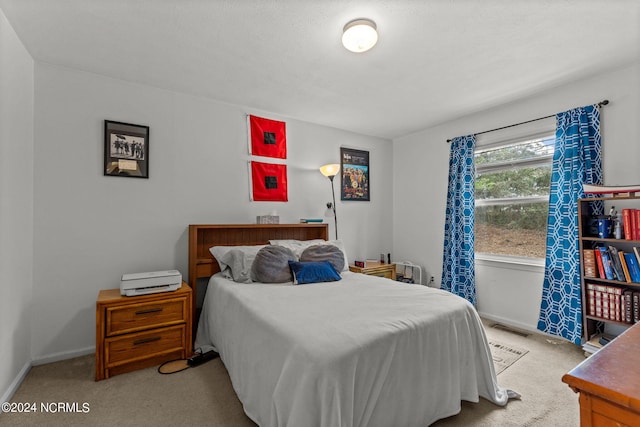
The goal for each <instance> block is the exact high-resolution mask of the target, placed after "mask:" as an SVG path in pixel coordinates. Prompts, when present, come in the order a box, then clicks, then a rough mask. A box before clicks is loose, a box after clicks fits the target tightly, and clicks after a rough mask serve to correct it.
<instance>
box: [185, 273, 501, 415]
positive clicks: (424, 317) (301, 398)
mask: <svg viewBox="0 0 640 427" xmlns="http://www.w3.org/2000/svg"><path fill="white" fill-rule="evenodd" d="M197 347H202V348H204V349H205V351H206V350H207V349H210V348H211V347H214V348H215V349H216V350H217V351H218V352H219V353H220V357H221V359H222V361H223V362H224V364H225V366H226V368H227V370H228V371H229V376H230V378H231V381H232V383H233V387H234V389H235V390H236V393H237V394H238V397H239V398H240V401H241V402H242V404H243V406H244V410H245V412H246V414H247V415H248V416H249V417H250V418H251V419H252V420H254V421H255V422H256V423H258V424H259V425H261V426H292V427H299V426H304V427H307V426H309V427H310V426H327V427H336V426H384V427H389V426H421V427H424V426H428V425H429V424H431V423H432V422H434V421H436V420H438V419H440V418H444V417H448V416H451V415H454V414H456V413H458V412H459V411H460V404H461V400H467V401H471V402H477V401H478V397H479V396H481V397H484V398H486V399H488V400H490V401H492V402H494V403H496V404H498V405H506V403H507V400H508V392H507V390H505V389H502V388H500V387H499V386H498V385H497V381H496V376H495V370H494V367H493V361H492V358H491V352H490V349H489V347H488V345H487V339H486V336H485V333H484V329H483V327H482V324H481V322H480V319H479V317H478V314H477V312H476V310H475V309H474V308H473V306H472V305H471V304H469V303H468V302H467V301H465V300H464V299H462V298H459V297H457V296H454V295H452V294H450V293H448V292H445V291H441V290H438V289H433V288H428V287H425V286H420V285H408V284H401V283H398V282H392V281H390V280H387V279H382V278H378V277H372V276H366V275H363V274H356V273H350V272H345V273H343V280H341V281H338V282H332V283H317V284H308V285H297V286H296V285H292V284H290V283H288V284H269V285H267V284H255V283H254V284H239V283H234V282H232V281H229V280H227V279H224V278H223V277H221V276H220V275H215V276H213V277H212V278H211V280H210V283H209V287H208V290H207V295H206V298H205V302H204V307H203V312H202V315H201V317H200V323H199V327H198V332H197V338H196V348H197Z"/></svg>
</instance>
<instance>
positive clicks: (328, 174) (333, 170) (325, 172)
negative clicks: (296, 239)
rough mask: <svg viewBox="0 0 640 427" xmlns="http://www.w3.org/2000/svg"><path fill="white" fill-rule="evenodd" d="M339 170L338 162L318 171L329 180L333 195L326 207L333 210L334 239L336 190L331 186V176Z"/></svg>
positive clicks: (336, 225)
mask: <svg viewBox="0 0 640 427" xmlns="http://www.w3.org/2000/svg"><path fill="white" fill-rule="evenodd" d="M339 171H340V165H338V164H329V165H324V166H321V167H320V173H321V174H322V175H324V176H326V177H327V178H329V181H331V195H332V196H333V203H332V202H327V207H328V208H329V209H331V210H333V221H334V225H335V229H336V240H338V215H337V214H336V191H335V189H334V188H333V178H335V176H336V175H337V174H338V172H339Z"/></svg>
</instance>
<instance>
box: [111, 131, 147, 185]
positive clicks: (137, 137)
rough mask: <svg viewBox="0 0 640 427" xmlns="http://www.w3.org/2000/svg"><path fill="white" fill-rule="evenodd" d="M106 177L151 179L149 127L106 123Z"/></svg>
mask: <svg viewBox="0 0 640 427" xmlns="http://www.w3.org/2000/svg"><path fill="white" fill-rule="evenodd" d="M104 175H105V176H124V177H129V178H147V179H148V178H149V126H144V125H135V124H132V123H124V122H116V121H112V120H105V121H104Z"/></svg>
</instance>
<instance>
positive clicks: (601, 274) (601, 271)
mask: <svg viewBox="0 0 640 427" xmlns="http://www.w3.org/2000/svg"><path fill="white" fill-rule="evenodd" d="M593 254H594V255H595V258H596V265H597V266H598V277H600V278H601V279H606V278H607V276H606V275H605V273H604V264H602V255H601V253H600V251H599V250H597V249H596V250H595V251H593Z"/></svg>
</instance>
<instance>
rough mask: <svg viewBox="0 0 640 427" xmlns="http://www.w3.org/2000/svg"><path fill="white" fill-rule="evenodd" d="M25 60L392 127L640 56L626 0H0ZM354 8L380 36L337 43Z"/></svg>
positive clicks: (286, 111)
mask: <svg viewBox="0 0 640 427" xmlns="http://www.w3.org/2000/svg"><path fill="white" fill-rule="evenodd" d="M0 8H1V9H2V10H3V12H4V13H5V15H6V16H7V18H8V19H9V21H10V23H11V24H12V26H13V27H14V29H15V31H16V32H17V34H18V36H19V37H20V39H21V40H22V42H23V43H24V44H25V46H26V47H27V49H28V50H29V52H30V53H31V55H32V56H33V57H34V59H35V60H37V61H42V62H47V63H51V64H56V65H61V66H65V67H71V68H75V69H79V70H83V71H88V72H92V73H98V74H102V75H105V76H110V77H113V78H117V79H122V80H127V81H132V82H138V83H143V84H147V85H152V86H156V87H160V88H165V89H169V90H175V91H179V92H185V93H190V94H195V95H198V96H203V97H207V98H212V99H216V100H219V101H222V102H226V103H231V104H237V105H241V106H247V107H250V108H252V109H257V110H264V111H267V112H272V113H276V114H279V115H282V116H284V117H289V118H295V119H300V120H305V121H310V122H315V123H319V124H323V125H327V126H332V127H336V128H341V129H347V130H351V131H354V132H358V133H362V134H367V135H375V136H380V137H384V138H395V137H398V136H402V135H406V134H409V133H413V132H415V131H418V130H420V129H424V128H426V127H429V126H433V125H435V124H438V123H442V122H445V121H447V120H451V119H454V118H457V117H460V116H464V115H466V114H470V113H473V112H476V111H479V110H482V109H486V108H490V107H492V106H496V105H500V104H503V103H506V102H511V101H514V100H517V99H520V98H523V97H526V96H529V95H531V94H534V93H536V92H538V91H541V90H545V89H549V88H552V87H554V86H557V85H561V84H564V83H567V82H570V81H573V80H576V79H581V78H585V77H588V76H590V75H594V74H597V73H600V72H602V71H606V70H609V69H613V68H617V67H621V66H624V65H627V64H631V63H636V62H639V61H640V1H638V0H615V1H607V0H599V1H595V0H484V1H480V0H476V1H471V0H395V1H392V0H386V1H380V0H378V1H376V0H370V1H349V0H343V1H338V0H332V1H329V0H279V1H275V0H172V1H170V0H0ZM359 17H367V18H370V19H373V20H374V21H375V22H376V23H377V26H378V32H379V42H378V44H377V45H376V46H375V47H374V48H373V49H372V50H371V51H369V52H366V53H363V54H355V53H351V52H349V51H347V50H346V49H344V48H343V47H342V46H341V44H340V37H341V35H342V27H343V26H344V24H346V23H347V22H348V21H350V20H352V19H354V18H359Z"/></svg>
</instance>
